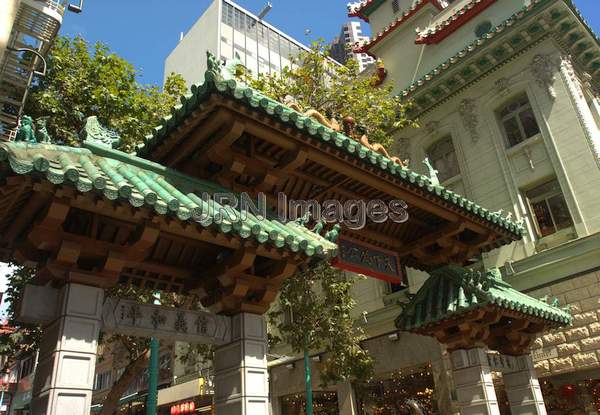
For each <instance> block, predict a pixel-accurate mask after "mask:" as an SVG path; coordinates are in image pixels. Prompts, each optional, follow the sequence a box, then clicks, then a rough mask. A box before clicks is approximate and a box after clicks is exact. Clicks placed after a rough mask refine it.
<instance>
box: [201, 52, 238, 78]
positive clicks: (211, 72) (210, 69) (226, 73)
mask: <svg viewBox="0 0 600 415" xmlns="http://www.w3.org/2000/svg"><path fill="white" fill-rule="evenodd" d="M206 67H207V69H206V73H205V74H204V78H205V80H207V81H213V82H214V81H228V80H230V79H236V78H237V76H239V75H241V74H242V73H243V72H244V71H245V70H246V66H244V63H243V62H242V60H241V59H240V55H239V54H238V53H236V54H235V57H234V58H233V59H228V60H227V62H226V63H225V65H223V64H222V63H221V61H220V60H219V59H218V58H217V57H216V56H215V55H213V54H212V53H210V52H209V51H206Z"/></svg>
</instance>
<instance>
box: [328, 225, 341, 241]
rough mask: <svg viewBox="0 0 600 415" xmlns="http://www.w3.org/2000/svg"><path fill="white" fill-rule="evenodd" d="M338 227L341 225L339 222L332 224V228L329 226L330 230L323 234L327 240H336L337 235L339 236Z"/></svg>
mask: <svg viewBox="0 0 600 415" xmlns="http://www.w3.org/2000/svg"><path fill="white" fill-rule="evenodd" d="M340 228H341V227H340V224H339V223H336V224H335V225H333V228H331V230H330V231H328V232H327V233H326V234H325V239H327V240H328V241H329V242H336V241H337V239H338V236H340Z"/></svg>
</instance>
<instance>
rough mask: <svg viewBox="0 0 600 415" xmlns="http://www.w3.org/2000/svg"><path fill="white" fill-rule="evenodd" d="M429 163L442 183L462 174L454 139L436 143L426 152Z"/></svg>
mask: <svg viewBox="0 0 600 415" xmlns="http://www.w3.org/2000/svg"><path fill="white" fill-rule="evenodd" d="M426 153H427V157H428V158H429V162H430V163H431V164H432V165H433V167H434V168H435V169H436V170H437V171H438V178H439V179H440V182H444V181H446V180H448V179H451V178H453V177H455V176H458V175H459V174H460V169H459V167H458V160H457V159H456V152H455V151H454V145H453V144H452V137H450V136H447V137H444V138H442V139H441V140H438V141H436V142H435V143H433V144H432V145H431V146H429V148H428V149H427V151H426Z"/></svg>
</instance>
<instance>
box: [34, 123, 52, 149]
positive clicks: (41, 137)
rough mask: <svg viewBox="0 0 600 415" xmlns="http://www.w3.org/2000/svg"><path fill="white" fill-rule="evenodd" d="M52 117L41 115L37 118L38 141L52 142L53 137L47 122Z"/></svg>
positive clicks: (36, 134)
mask: <svg viewBox="0 0 600 415" xmlns="http://www.w3.org/2000/svg"><path fill="white" fill-rule="evenodd" d="M48 118H50V117H39V118H37V119H36V120H35V138H36V140H37V142H38V143H43V144H50V143H52V137H50V134H49V133H48V129H47V128H46V123H47V122H48Z"/></svg>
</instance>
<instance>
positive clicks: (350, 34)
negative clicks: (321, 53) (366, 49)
mask: <svg viewBox="0 0 600 415" xmlns="http://www.w3.org/2000/svg"><path fill="white" fill-rule="evenodd" d="M368 41H369V36H365V35H363V34H362V30H361V27H360V22H348V23H345V24H343V25H342V29H341V31H340V35H339V36H338V37H336V38H335V39H334V40H333V42H332V43H331V57H332V58H333V59H335V60H336V61H338V62H340V63H346V61H347V60H348V59H350V58H354V59H356V61H357V62H358V66H359V68H360V71H361V72H362V71H364V70H365V69H366V68H367V66H369V65H371V64H372V63H374V62H375V59H374V58H373V57H371V56H369V55H368V54H366V53H355V52H353V49H354V48H355V46H356V45H357V44H358V45H362V44H363V43H365V42H368Z"/></svg>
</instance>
